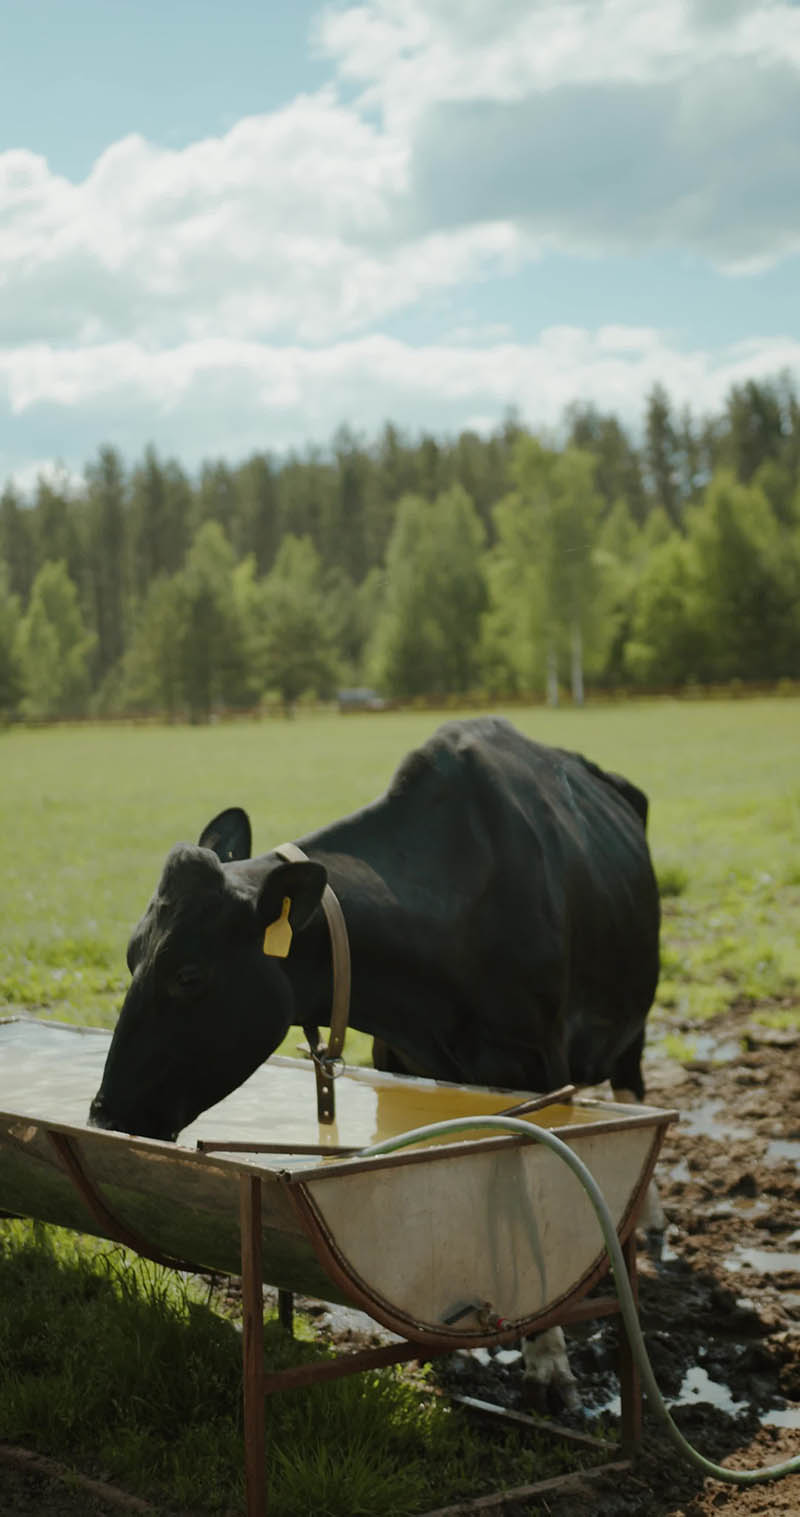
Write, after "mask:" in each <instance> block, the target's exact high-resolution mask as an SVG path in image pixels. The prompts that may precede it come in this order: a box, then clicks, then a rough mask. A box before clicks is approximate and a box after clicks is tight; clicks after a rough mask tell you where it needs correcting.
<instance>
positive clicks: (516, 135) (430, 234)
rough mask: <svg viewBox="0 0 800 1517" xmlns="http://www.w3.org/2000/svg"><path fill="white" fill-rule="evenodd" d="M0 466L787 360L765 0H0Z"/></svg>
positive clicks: (792, 298)
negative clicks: (104, 446)
mask: <svg viewBox="0 0 800 1517" xmlns="http://www.w3.org/2000/svg"><path fill="white" fill-rule="evenodd" d="M0 56H2V59H3V78H2V89H1V90H0V484H1V483H2V482H3V481H4V480H5V479H7V478H9V477H14V478H15V479H16V480H17V481H18V482H19V483H21V484H22V486H23V488H27V487H29V486H30V484H31V483H32V482H33V481H34V480H35V478H36V475H37V473H38V472H39V471H41V470H45V471H46V470H48V469H51V468H53V467H54V466H63V467H64V468H65V469H66V470H67V471H68V472H69V473H70V474H74V475H78V474H79V473H80V472H81V470H82V468H83V466H84V464H85V463H86V462H87V460H88V459H89V458H90V457H91V456H92V455H93V454H94V453H95V452H96V449H97V447H98V446H99V445H100V444H101V443H103V442H112V443H115V444H116V445H117V446H118V447H119V448H120V449H121V451H122V452H123V454H124V455H125V456H126V458H128V459H129V460H130V459H133V458H134V457H136V456H137V455H138V454H139V453H140V452H141V451H142V449H143V448H144V447H145V446H146V444H147V443H148V442H151V441H152V442H155V443H156V445H157V446H158V447H159V448H160V449H161V450H163V451H164V452H165V453H169V454H174V455H176V456H177V457H179V458H180V459H181V460H182V461H183V462H184V463H185V464H186V465H187V466H188V467H190V468H195V467H197V466H198V464H199V463H200V461H201V460H202V459H203V458H204V457H210V456H223V457H227V458H229V459H231V460H232V461H235V460H237V459H239V458H241V457H243V456H245V455H246V454H247V453H249V452H251V451H253V450H254V449H272V450H275V451H278V452H280V451H283V450H285V449H286V448H289V447H299V446H302V445H303V444H304V443H307V442H317V443H324V442H326V441H327V440H328V439H329V438H330V437H331V435H332V434H333V432H334V430H335V429H336V427H337V426H338V425H339V424H340V423H342V422H346V423H348V424H349V425H351V426H353V427H354V428H356V430H358V431H361V432H362V433H363V434H364V435H366V436H367V437H369V436H372V435H374V433H375V432H376V431H377V430H378V428H379V427H380V426H381V424H382V422H383V421H384V420H386V419H388V418H391V419H393V420H395V421H397V422H399V423H400V424H401V425H403V426H405V427H407V428H408V429H409V430H411V431H412V432H417V431H419V430H422V429H423V428H424V429H427V430H432V431H434V432H453V431H455V430H457V429H459V428H461V427H463V426H476V427H479V428H486V427H491V426H493V425H494V424H496V423H497V422H498V421H499V420H500V419H501V418H502V416H503V414H504V412H505V411H506V410H507V409H508V407H509V406H516V408H517V409H518V410H519V412H520V413H521V415H522V416H523V418H524V419H525V420H526V421H527V422H529V423H530V424H531V425H532V426H534V427H554V426H557V424H558V421H559V418H560V416H561V415H562V413H563V408H564V406H565V405H566V404H568V403H569V402H570V401H571V400H584V401H590V402H592V403H594V404H596V405H597V406H599V407H600V408H601V409H607V410H614V411H616V412H617V413H618V414H619V415H621V416H622V417H623V418H624V419H625V420H626V421H627V422H629V423H630V424H631V425H636V424H637V422H638V419H639V418H640V416H641V411H642V404H643V399H644V396H645V395H646V393H647V391H648V389H649V388H650V387H651V386H652V384H653V383H654V382H655V381H656V380H660V381H661V382H662V383H664V384H665V385H666V386H667V388H668V390H669V391H670V393H671V394H672V395H673V396H674V398H675V401H676V404H678V405H683V404H690V405H691V406H692V408H693V409H694V410H695V412H696V413H697V414H698V415H699V414H702V413H704V412H708V411H710V410H712V409H714V408H716V407H718V406H719V405H720V404H721V403H722V401H723V399H724V396H725V394H726V392H727V390H728V389H729V388H730V385H731V384H733V383H737V382H741V380H743V379H745V378H748V377H751V376H753V377H759V376H767V375H771V374H774V373H775V372H777V371H778V370H779V369H781V368H789V369H790V370H791V371H792V372H793V373H794V374H795V377H796V379H797V380H798V382H800V297H798V290H799V289H800V109H798V99H800V94H799V93H798V86H800V7H798V6H797V5H794V4H790V3H788V0H752V3H751V0H660V3H658V4H654V3H651V0H360V3H358V4H348V3H346V0H344V3H341V4H338V5H336V6H329V7H327V8H326V7H324V6H319V5H317V4H312V3H308V0H294V3H293V4H292V5H284V4H281V5H279V4H277V3H269V0H259V3H257V0H228V3H227V4H226V5H225V6H224V7H223V6H220V5H219V4H218V3H214V4H212V3H210V0H191V3H190V0H170V4H169V5H168V6H166V5H164V4H163V0H162V3H161V4H159V5H156V4H154V3H152V0H135V3H134V0H114V3H113V4H109V3H108V0H102V3H101V0H6V4H5V6H4V7H3V8H2V10H1V11H0Z"/></svg>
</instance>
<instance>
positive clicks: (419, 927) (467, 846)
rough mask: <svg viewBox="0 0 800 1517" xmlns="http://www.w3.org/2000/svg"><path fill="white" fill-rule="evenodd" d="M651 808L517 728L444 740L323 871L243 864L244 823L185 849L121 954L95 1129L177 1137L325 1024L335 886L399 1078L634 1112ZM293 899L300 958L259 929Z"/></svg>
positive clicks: (354, 1001)
mask: <svg viewBox="0 0 800 1517" xmlns="http://www.w3.org/2000/svg"><path fill="white" fill-rule="evenodd" d="M646 819H647V800H646V798H645V796H644V795H643V794H642V792H641V791H639V790H637V789H636V788H635V786H633V785H631V784H629V783H628V782H627V781H626V780H624V779H621V778H620V777H619V776H617V775H614V774H607V773H605V772H604V771H603V770H601V769H599V768H597V766H596V765H594V764H592V763H590V762H589V761H588V760H586V759H584V758H583V757H581V756H580V755H579V754H575V753H569V752H566V751H565V750H563V749H558V748H548V747H544V746H542V745H541V744H539V743H535V742H532V741H530V740H529V739H528V738H526V737H523V736H522V735H521V734H520V733H519V732H518V731H517V730H516V729H515V728H514V727H513V726H512V725H511V724H510V723H509V722H506V721H503V720H500V719H499V718H492V717H486V718H478V719H475V720H471V721H458V722H449V723H447V724H446V725H445V726H443V727H441V728H440V729H439V731H438V732H437V733H435V734H434V736H433V737H432V738H431V739H430V741H429V742H427V743H426V744H425V745H424V746H423V747H422V748H420V749H418V750H417V751H415V752H413V753H411V754H410V755H409V756H408V757H407V758H406V759H405V760H404V762H403V763H402V764H401V766H400V768H399V769H398V771H397V774H396V775H395V777H394V779H393V781H392V783H391V785H390V787H389V789H388V791H387V792H386V794H385V795H383V796H381V797H380V799H379V800H377V801H375V802H373V803H372V804H371V805H369V806H365V807H364V808H363V809H362V810H360V811H357V812H355V813H354V814H353V815H352V816H349V817H345V818H344V819H343V820H340V821H336V822H333V823H331V824H330V825H329V826H326V827H323V828H321V829H320V830H319V831H317V832H314V833H310V834H309V835H308V836H306V837H305V838H301V839H300V840H299V841H300V846H301V847H302V848H303V850H304V851H305V853H306V854H307V855H308V861H307V862H305V863H302V862H291V863H287V862H284V861H283V860H282V859H280V858H279V857H277V855H276V854H275V853H266V854H262V855H261V856H260V857H259V858H255V859H251V858H250V823H249V821H248V818H247V815H246V813H245V812H243V811H241V810H239V809H238V808H233V809H231V810H229V811H225V812H222V813H221V815H220V816H218V817H217V818H215V819H214V821H212V822H211V823H209V825H208V827H206V829H205V831H204V832H203V834H202V836H201V838H200V842H199V845H198V846H197V847H193V846H190V845H188V844H179V845H177V846H176V847H175V848H173V849H172V851H171V852H170V854H169V855H168V857H167V861H166V864H165V867H164V871H163V874H162V876H161V880H160V883H159V885H158V889H157V891H156V894H155V896H154V897H153V899H152V901H151V902H150V905H149V906H148V908H147V911H146V912H145V915H144V917H143V918H142V920H141V922H140V923H139V925H138V927H136V929H135V930H134V933H133V936H132V937H131V940H130V944H129V947H128V965H129V968H130V970H131V972H132V975H133V978H132V980H131V984H130V987H129V990H128V993H127V995H126V997H125V1002H124V1005H123V1007H122V1011H121V1013H120V1016H119V1020H118V1022H117V1026H116V1029H115V1032H114V1036H113V1039H112V1042H111V1047H110V1049H109V1053H108V1058H107V1060H106V1066H105V1070H104V1073H103V1079H102V1083H101V1086H100V1090H99V1092H98V1094H97V1096H96V1097H95V1100H94V1101H93V1103H92V1107H91V1117H90V1120H91V1121H92V1122H94V1123H95V1124H97V1125H99V1126H103V1127H113V1128H117V1129H121V1130H123V1131H126V1132H132V1133H139V1134H144V1135H146V1136H150V1137H156V1138H169V1139H174V1138H175V1137H176V1135H177V1134H178V1132H179V1131H180V1130H181V1128H183V1127H185V1126H186V1125H187V1124H188V1123H189V1122H191V1121H192V1120H193V1119H194V1118H195V1117H196V1116H197V1115H198V1114H199V1113H200V1112H202V1111H204V1110H205V1109H206V1108H207V1107H209V1106H211V1105H213V1104H214V1103H215V1102H217V1101H219V1100H221V1099H222V1097H223V1096H225V1095H227V1094H228V1093H229V1092H230V1091H231V1090H233V1089H234V1088H235V1087H236V1086H238V1085H240V1084H241V1083H242V1082H243V1081H244V1080H246V1079H247V1077H248V1076H249V1075H250V1074H252V1072H253V1070H255V1069H256V1068H257V1067H258V1065H259V1064H261V1063H262V1062H263V1061H264V1060H265V1059H267V1058H268V1057H269V1055H270V1054H271V1053H272V1052H273V1050H274V1049H275V1048H276V1047H277V1046H278V1044H279V1043H280V1042H281V1040H282V1039H283V1037H284V1036H285V1034H286V1033H287V1031H288V1029H289V1027H291V1026H292V1025H295V1024H297V1025H300V1026H309V1025H313V1024H315V1023H322V1024H323V1025H326V1024H327V1020H328V1016H329V1008H330V1003H331V992H332V987H331V970H330V945H329V938H328V931H327V927H326V923H325V920H324V917H323V913H322V911H321V910H320V909H319V906H320V898H321V894H322V891H323V888H324V885H325V881H326V879H328V880H329V881H330V883H331V885H332V886H333V888H334V890H335V892H336V894H337V896H338V897H339V900H340V902H341V905H342V908H343V911H344V915H345V919H346V922H347V929H348V933H349V936H350V945H351V953H352V972H353V978H352V997H351V1009H350V1021H351V1024H352V1025H353V1026H354V1027H357V1028H360V1029H361V1030H362V1031H364V1032H367V1033H371V1034H372V1035H373V1036H374V1038H375V1040H376V1049H378V1050H382V1051H383V1052H382V1054H379V1056H378V1057H379V1062H381V1063H382V1065H383V1066H384V1067H390V1068H393V1069H397V1070H403V1069H405V1070H409V1071H412V1072H414V1073H417V1074H425V1075H428V1076H432V1077H434V1078H437V1079H443V1080H452V1081H457V1082H459V1083H468V1084H479V1085H494V1086H505V1087H511V1088H514V1089H522V1090H534V1091H538V1090H549V1089H553V1088H555V1087H558V1086H560V1085H563V1084H564V1083H566V1082H567V1081H568V1080H572V1081H575V1082H576V1083H578V1084H594V1083H596V1082H598V1081H600V1080H603V1079H606V1078H610V1079H611V1081H612V1084H613V1085H614V1087H615V1088H616V1089H625V1090H627V1091H630V1092H632V1093H633V1095H634V1096H635V1097H636V1098H638V1099H641V1097H642V1095H643V1086H642V1076H641V1067H640V1063H641V1053H642V1046H643V1041H644V1024H645V1018H646V1016H647V1012H648V1009H649V1007H650V1004H651V1002H652V999H653V995H654V992H655V986H656V980H657V975H658V928H659V904H658V893H657V888H656V883H655V878H654V875H653V870H652V866H651V863H650V856H649V852H648V847H647V843H646V840H645V823H646ZM284 900H288V901H290V902H291V905H290V908H289V921H290V924H291V927H292V929H293V932H294V941H293V944H292V948H291V952H290V954H289V956H288V957H287V958H285V959H283V958H275V957H272V956H267V955H265V952H264V950H263V943H264V934H265V928H266V927H267V926H268V925H269V924H270V923H271V922H273V921H275V920H276V919H278V918H279V917H280V916H281V912H282V908H283V903H284Z"/></svg>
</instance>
